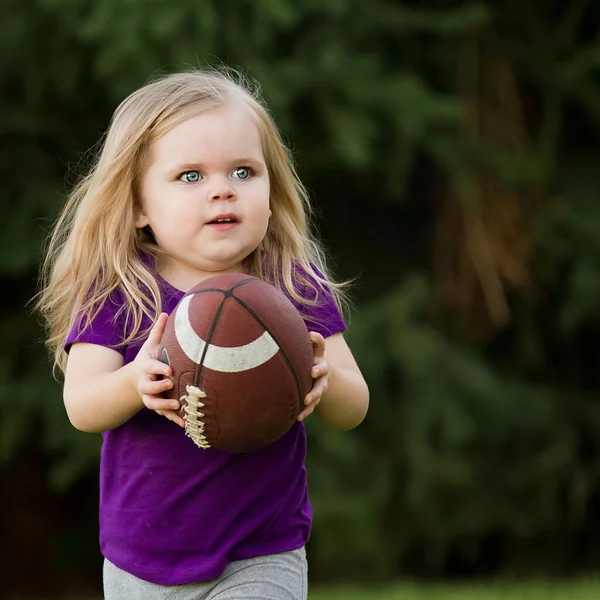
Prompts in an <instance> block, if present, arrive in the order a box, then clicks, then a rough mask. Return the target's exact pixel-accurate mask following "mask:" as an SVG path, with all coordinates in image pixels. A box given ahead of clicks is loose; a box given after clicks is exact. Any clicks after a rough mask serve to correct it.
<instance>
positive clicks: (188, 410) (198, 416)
mask: <svg viewBox="0 0 600 600" xmlns="http://www.w3.org/2000/svg"><path fill="white" fill-rule="evenodd" d="M185 391H186V392H187V396H182V398H181V399H182V400H185V404H184V406H183V412H184V416H183V420H184V421H185V435H187V436H188V437H189V438H192V441H193V442H194V444H196V446H198V448H204V449H206V448H210V444H209V443H208V442H207V440H206V436H205V435H204V421H203V420H202V419H203V417H204V413H203V412H202V410H201V409H202V408H204V404H203V403H202V401H201V400H202V398H206V394H205V393H204V392H203V391H202V390H201V389H200V388H198V387H196V386H194V385H186V386H185Z"/></svg>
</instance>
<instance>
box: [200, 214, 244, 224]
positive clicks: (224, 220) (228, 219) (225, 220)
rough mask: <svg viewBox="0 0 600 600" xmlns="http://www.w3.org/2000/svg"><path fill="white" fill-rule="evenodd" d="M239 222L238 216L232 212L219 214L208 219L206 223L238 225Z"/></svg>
mask: <svg viewBox="0 0 600 600" xmlns="http://www.w3.org/2000/svg"><path fill="white" fill-rule="evenodd" d="M237 223H239V220H238V218H237V217H236V216H235V215H233V214H230V215H218V216H217V217H215V218H214V219H212V220H211V221H208V222H207V223H206V224H207V225H236V224H237Z"/></svg>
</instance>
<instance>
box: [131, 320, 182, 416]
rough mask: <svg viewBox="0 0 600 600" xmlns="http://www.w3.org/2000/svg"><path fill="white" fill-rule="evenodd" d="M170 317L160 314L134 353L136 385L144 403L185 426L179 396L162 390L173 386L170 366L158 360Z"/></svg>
mask: <svg viewBox="0 0 600 600" xmlns="http://www.w3.org/2000/svg"><path fill="white" fill-rule="evenodd" d="M167 319H168V315H167V314H166V313H161V314H160V315H159V317H158V320H157V321H156V323H155V324H154V326H153V327H152V329H151V330H150V335H149V336H148V339H147V340H146V341H145V342H144V345H143V346H142V347H141V348H140V351H139V353H138V355H137V356H136V357H135V359H134V361H133V363H132V364H133V365H134V368H135V375H134V377H135V382H134V385H135V388H136V390H137V392H138V394H139V395H140V397H141V399H142V402H143V403H144V406H146V407H147V408H149V409H150V410H154V411H156V412H157V413H158V414H159V415H161V416H163V417H166V418H167V419H169V420H170V421H173V422H174V423H177V425H179V426H180V427H185V421H184V420H183V418H182V417H181V415H180V414H179V411H180V409H181V404H180V402H179V400H174V399H172V398H171V399H168V398H162V397H161V394H162V393H163V392H166V391H168V390H170V389H171V388H172V387H173V383H172V381H171V379H170V376H171V374H172V370H171V367H170V366H169V365H166V364H165V363H163V362H162V361H160V360H159V356H160V340H161V338H162V335H163V332H164V330H165V326H166V324H167ZM161 376H162V378H161Z"/></svg>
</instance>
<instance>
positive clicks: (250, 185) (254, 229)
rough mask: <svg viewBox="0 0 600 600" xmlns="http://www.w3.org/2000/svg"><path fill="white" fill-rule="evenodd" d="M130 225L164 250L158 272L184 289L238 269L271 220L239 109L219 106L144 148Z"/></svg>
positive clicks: (249, 127)
mask: <svg viewBox="0 0 600 600" xmlns="http://www.w3.org/2000/svg"><path fill="white" fill-rule="evenodd" d="M149 155H150V156H149V161H148V165H147V168H146V170H145V172H144V174H143V176H142V180H141V187H140V191H141V200H142V202H141V204H142V207H141V209H140V211H139V213H138V214H137V215H136V220H135V225H136V227H146V226H150V228H151V229H152V232H153V234H154V238H155V239H156V243H157V244H158V246H159V247H160V248H162V249H163V250H164V251H165V252H166V253H167V255H168V259H167V261H166V263H165V267H164V270H163V272H162V273H161V275H162V276H163V277H165V278H166V279H167V280H168V281H169V283H171V284H172V285H175V286H176V287H179V288H180V289H183V290H184V291H185V290H187V289H189V288H190V287H192V286H193V285H194V284H196V283H198V282H199V281H201V280H202V279H206V278H207V277H210V276H211V275H215V274H217V273H220V272H228V271H229V272H231V271H241V270H242V261H243V260H244V259H245V258H246V257H247V256H248V255H250V254H251V253H252V252H253V251H254V250H256V248H258V246H259V245H260V243H261V241H262V240H263V238H264V236H265V234H266V231H267V225H268V223H269V216H270V214H271V213H270V210H269V175H268V171H267V165H266V163H265V159H264V156H263V152H262V147H261V142H260V135H259V132H258V129H257V127H256V125H255V123H254V120H253V119H252V118H251V116H250V113H249V111H248V110H247V109H246V108H245V107H244V106H239V105H235V104H228V105H224V106H221V107H218V108H215V109H211V110H209V111H206V112H204V113H201V114H199V115H197V116H195V117H192V118H190V119H188V120H187V121H184V122H182V123H180V124H179V125H177V126H176V127H174V128H173V129H171V130H170V131H169V132H168V133H166V134H165V135H164V136H163V137H161V138H160V139H158V140H156V142H154V143H153V144H152V146H151V148H150V153H149Z"/></svg>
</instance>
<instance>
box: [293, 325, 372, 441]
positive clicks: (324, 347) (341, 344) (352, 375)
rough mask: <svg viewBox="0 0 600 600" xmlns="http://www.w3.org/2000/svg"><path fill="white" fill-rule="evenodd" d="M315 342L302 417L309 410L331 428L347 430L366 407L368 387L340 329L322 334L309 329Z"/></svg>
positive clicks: (302, 417)
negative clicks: (313, 363)
mask: <svg viewBox="0 0 600 600" xmlns="http://www.w3.org/2000/svg"><path fill="white" fill-rule="evenodd" d="M311 338H312V339H313V343H314V344H315V366H314V367H313V373H312V375H313V377H314V378H315V379H316V380H315V384H314V386H313V389H312V390H311V391H310V393H309V394H308V396H307V398H306V404H307V408H306V409H305V410H304V411H303V412H302V414H301V415H300V419H301V420H302V419H304V418H305V417H306V416H308V415H309V414H310V413H311V412H312V411H313V410H315V414H316V415H317V416H318V417H319V418H320V419H321V420H322V421H323V422H324V423H325V424H326V425H328V426H329V427H332V428H333V429H341V430H348V429H353V428H354V427H356V426H358V425H359V424H360V423H361V422H362V420H363V419H364V418H365V415H366V414H367V410H368V408H369V388H368V386H367V383H366V382H365V380H364V378H363V376H362V373H361V372H360V369H359V368H358V365H357V364H356V361H355V360H354V356H353V355H352V352H351V351H350V348H349V347H348V344H347V343H346V340H345V339H344V336H343V335H342V334H341V333H336V334H334V335H332V336H330V337H327V338H323V336H321V335H320V334H318V333H312V334H311Z"/></svg>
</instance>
